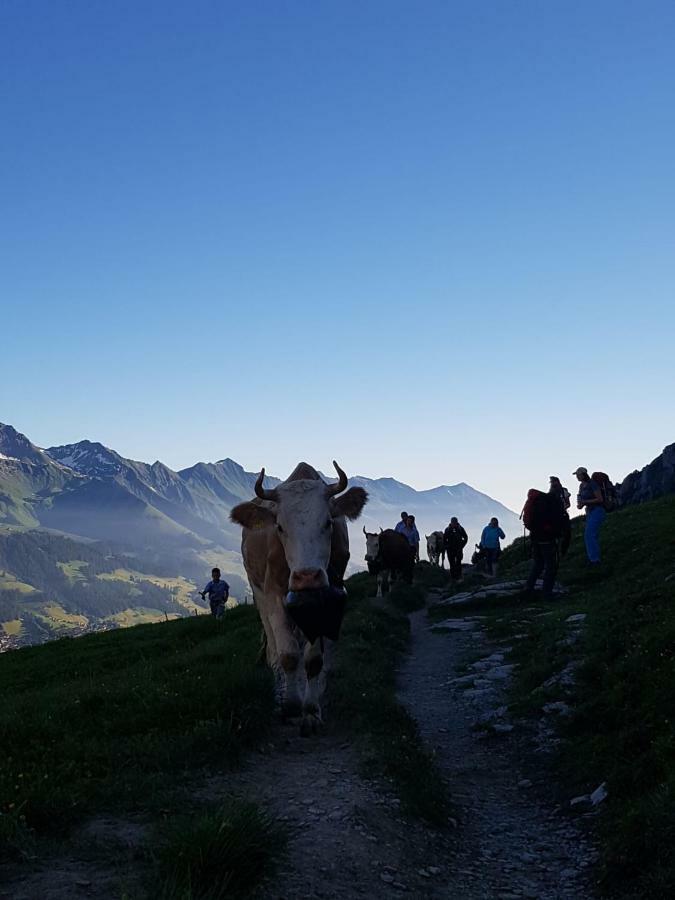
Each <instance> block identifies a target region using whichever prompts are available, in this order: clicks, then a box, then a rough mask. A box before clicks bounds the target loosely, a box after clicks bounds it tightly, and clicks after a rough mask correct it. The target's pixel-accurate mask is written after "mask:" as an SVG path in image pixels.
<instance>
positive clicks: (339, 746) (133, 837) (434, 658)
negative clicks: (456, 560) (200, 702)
mask: <svg viewBox="0 0 675 900" xmlns="http://www.w3.org/2000/svg"><path fill="white" fill-rule="evenodd" d="M411 624H412V641H411V648H410V653H409V656H408V657H407V658H406V659H405V660H404V661H403V663H402V666H401V670H400V673H399V674H400V696H401V699H402V701H403V702H404V703H405V704H406V705H407V706H408V708H409V710H410V712H411V713H412V715H413V716H414V717H415V718H416V720H417V721H418V723H419V725H420V729H421V732H422V734H423V736H424V738H425V740H427V741H428V743H429V744H430V745H431V746H432V747H434V748H435V749H436V750H437V753H438V763H439V766H440V767H441V769H442V771H443V773H444V775H445V777H446V778H447V779H448V781H449V783H450V789H451V794H452V798H453V802H454V804H455V810H456V812H455V814H456V816H457V819H458V827H456V828H452V827H451V828H448V829H446V830H444V831H436V830H433V829H430V828H427V827H426V826H425V825H423V824H422V823H420V822H415V821H408V820H406V819H405V818H404V817H403V816H402V815H401V813H400V809H399V806H400V804H399V802H398V800H397V798H396V797H395V795H394V793H393V792H391V791H389V790H388V787H387V785H383V784H382V783H376V782H371V781H368V780H367V779H365V778H363V776H362V775H361V774H360V771H359V770H360V763H359V757H358V753H357V751H356V750H355V749H354V748H353V747H352V746H351V745H350V744H349V743H346V742H345V739H344V737H339V736H336V735H333V734H330V733H327V734H323V735H320V736H318V737H316V738H311V739H303V738H301V737H299V735H298V733H297V729H296V728H295V727H291V726H280V727H279V729H278V731H277V732H276V734H275V737H274V738H273V741H272V743H270V744H268V745H266V746H265V747H262V748H261V752H260V753H259V754H253V755H251V757H249V760H248V763H247V764H246V766H245V768H244V769H242V770H241V771H239V772H236V773H234V774H228V775H227V776H217V777H215V776H214V777H208V778H207V779H206V780H205V781H204V782H202V783H201V785H200V787H199V789H198V791H197V792H196V797H197V798H199V799H201V798H203V800H204V801H205V802H208V803H214V802H217V801H219V800H223V799H225V798H226V797H228V796H232V795H236V796H243V797H247V798H249V799H252V800H257V801H259V802H260V804H261V805H262V806H263V807H264V808H266V809H267V810H268V811H269V812H270V813H272V814H273V815H274V816H276V817H278V818H279V819H280V820H281V821H283V822H284V823H285V824H286V826H287V827H288V829H289V833H290V841H289V852H288V855H287V857H286V858H285V860H284V861H283V863H282V865H281V870H280V872H279V873H278V874H277V876H276V877H275V878H274V880H271V881H270V882H268V883H266V884H263V885H262V886H261V887H260V888H259V890H258V891H257V894H256V898H257V900H301V898H302V900H314V898H347V897H357V896H368V897H372V898H376V900H379V898H385V897H386V898H391V897H392V896H395V895H396V894H401V893H406V894H408V895H409V896H412V897H419V898H453V900H478V898H481V900H516V898H536V900H566V898H574V900H585V898H588V897H590V896H591V891H590V890H589V888H588V886H587V882H588V879H587V878H586V875H585V873H586V872H588V871H591V870H592V867H593V866H592V864H593V851H592V848H591V847H590V845H589V844H588V842H587V841H586V840H585V838H584V835H583V834H582V833H581V831H580V829H579V828H578V827H577V825H576V824H575V823H574V822H573V821H572V820H570V819H569V818H565V817H564V816H562V815H561V814H559V813H557V812H555V811H554V799H553V794H554V790H555V788H554V787H553V786H552V787H551V788H550V789H548V790H547V788H546V785H545V781H546V778H547V776H546V765H545V764H544V763H543V762H542V761H537V759H536V757H534V756H533V753H532V741H531V737H529V736H526V735H525V734H523V733H521V732H520V730H519V728H518V726H516V728H515V730H513V731H510V730H509V729H510V727H511V726H510V725H509V724H508V723H507V722H506V721H505V719H504V718H503V714H504V712H505V708H502V710H501V718H500V717H499V716H497V717H496V718H495V716H494V710H495V709H499V707H500V705H502V698H503V694H504V691H505V686H506V683H507V679H508V674H509V673H508V666H506V667H504V665H503V663H502V660H501V659H500V658H499V655H497V656H494V655H492V658H491V659H490V661H489V662H487V663H485V664H484V665H481V664H479V665H478V668H477V672H476V673H474V676H472V677H471V678H459V680H458V673H457V669H458V667H459V666H461V665H462V664H463V663H464V662H465V661H466V658H467V654H469V653H471V654H472V658H473V659H475V657H476V654H477V652H478V654H479V655H480V654H483V655H485V656H487V655H488V654H494V651H495V650H496V649H498V648H495V647H493V646H491V645H490V644H489V642H488V641H487V638H486V637H485V635H484V634H483V632H482V631H481V629H480V627H479V622H478V620H476V619H474V620H472V621H470V620H469V619H467V620H466V630H460V631H456V632H455V631H453V632H452V633H449V634H437V633H434V632H433V631H432V630H431V628H430V626H429V623H428V620H427V618H426V611H424V610H423V611H421V612H419V613H416V614H414V615H413V616H412V617H411ZM473 681H475V682H476V683H475V685H474V684H473V683H472V682H473ZM481 718H482V719H483V720H488V719H491V720H493V721H494V723H496V726H497V731H500V730H501V732H502V733H501V734H499V735H495V736H493V737H492V738H490V739H487V740H486V739H485V738H482V737H481V736H480V734H479V732H477V731H476V730H475V727H474V726H475V723H476V722H477V721H479V720H481ZM542 782H544V784H542ZM94 826H95V828H94V833H91V831H92V827H94ZM103 826H105V827H103ZM129 828H131V829H132V831H133V834H132V833H131V832H130V831H129ZM98 832H100V834H99V833H98ZM83 835H84V836H85V837H87V838H88V840H89V844H88V845H86V844H83V845H82V848H80V849H82V851H83V852H78V847H77V845H75V846H73V852H72V854H71V855H70V856H69V857H68V858H63V857H60V858H58V859H53V860H47V859H46V860H44V861H43V862H42V864H41V865H39V866H38V867H37V868H36V869H34V870H33V871H32V872H30V873H26V872H24V873H21V874H18V873H14V875H15V877H14V878H10V880H9V881H8V882H5V883H4V884H3V885H2V888H0V896H4V897H12V898H13V900H19V898H21V900H33V898H35V897H38V896H39V897H42V898H44V900H70V898H78V897H82V898H85V897H89V898H92V897H96V898H100V900H107V898H110V900H119V897H120V896H121V893H120V887H121V885H122V884H125V883H126V884H127V885H128V886H130V887H132V890H131V892H130V893H131V895H132V896H137V894H136V893H135V892H134V889H133V888H134V887H135V885H136V884H137V883H138V881H137V879H138V877H139V875H140V874H141V873H140V871H139V870H138V868H137V864H134V858H135V857H137V851H138V848H139V846H140V845H141V844H142V840H143V837H144V828H143V826H142V824H133V823H124V822H107V821H106V820H101V821H99V822H98V823H89V826H88V828H85V829H84V830H83ZM92 838H95V841H94V845H93V847H92V844H91V839H92ZM115 845H116V847H117V849H116V851H115V858H114V859H113V858H111V855H110V854H111V847H112V846H115ZM85 846H88V847H89V851H88V852H84V849H83V848H84V847H85ZM97 847H98V848H100V849H101V850H102V849H103V848H104V847H106V848H107V850H108V853H107V854H105V853H101V854H100V855H99V854H98V853H97V852H96V848H97ZM5 874H6V875H7V874H9V873H8V872H7V873H5Z"/></svg>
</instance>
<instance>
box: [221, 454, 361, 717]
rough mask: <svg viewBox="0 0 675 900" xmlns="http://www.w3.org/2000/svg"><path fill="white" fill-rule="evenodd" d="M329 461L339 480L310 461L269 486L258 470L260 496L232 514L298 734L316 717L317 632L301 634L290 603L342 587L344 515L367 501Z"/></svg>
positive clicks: (346, 558)
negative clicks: (325, 477) (299, 727)
mask: <svg viewBox="0 0 675 900" xmlns="http://www.w3.org/2000/svg"><path fill="white" fill-rule="evenodd" d="M333 465H334V466H335V469H336V471H337V473H338V476H339V480H338V482H337V484H331V485H328V484H326V482H325V481H323V479H322V478H321V477H320V476H319V474H318V472H317V471H316V470H315V469H313V468H312V466H309V465H307V463H300V464H299V465H298V466H297V467H296V468H295V470H294V471H293V473H292V474H291V475H289V477H288V478H287V479H286V481H284V482H282V483H281V484H280V485H278V486H277V487H276V488H274V489H273V490H266V489H265V488H264V487H263V478H264V476H265V470H264V469H263V470H262V472H261V473H260V476H259V477H258V480H257V482H256V485H255V492H256V495H257V496H258V498H259V499H258V500H252V501H250V502H248V503H241V504H239V506H236V507H235V508H234V509H233V510H232V512H231V513H230V517H231V519H232V521H233V522H236V523H237V524H239V525H242V526H243V529H244V530H243V534H242V541H241V552H242V556H243V558H244V566H245V567H246V574H247V575H248V580H249V583H250V585H251V590H252V591H253V597H254V600H255V604H256V607H257V608H258V612H259V613H260V618H261V620H262V624H263V627H264V629H265V637H266V639H267V659H268V662H269V663H270V665H271V666H273V667H274V668H275V670H276V671H278V672H279V673H280V675H281V677H282V681H283V685H282V690H283V700H282V712H283V713H284V714H285V715H286V716H298V715H300V714H302V730H303V732H304V733H307V732H309V731H311V730H315V728H316V726H317V724H318V723H319V722H320V721H321V707H320V704H319V700H320V693H321V690H320V683H319V675H320V673H321V670H322V668H323V638H322V637H318V636H317V635H316V634H312V635H311V636H310V637H307V638H305V636H304V635H303V633H302V632H301V631H300V629H299V628H298V627H297V626H296V621H297V619H296V620H295V621H294V620H293V619H292V618H291V615H290V614H289V612H292V604H291V601H293V603H296V602H297V601H300V602H299V603H298V605H302V601H303V598H304V599H305V600H307V599H309V598H312V597H314V598H317V597H318V598H322V597H325V596H326V595H327V594H328V593H330V590H331V588H332V589H334V590H336V591H337V590H338V589H341V588H342V583H343V577H344V573H345V569H346V568H347V563H348V561H349V538H348V536H347V523H346V519H350V520H351V519H358V517H359V516H360V515H361V510H362V509H363V507H364V505H365V503H366V501H367V499H368V495H367V493H366V492H365V491H364V490H363V488H360V487H353V488H351V489H350V490H348V491H346V488H347V476H346V475H345V473H344V472H343V471H342V469H341V468H340V467H339V466H338V464H337V463H333ZM345 491H346V493H345ZM289 591H290V592H291V593H289ZM305 631H307V629H306V628H305ZM323 633H324V632H321V631H319V634H323ZM325 633H326V634H328V631H326V632H325ZM335 636H336V635H335ZM303 647H304V660H305V666H304V669H305V671H304V673H302V671H301V666H300V655H301V650H302V649H303ZM303 695H304V696H303Z"/></svg>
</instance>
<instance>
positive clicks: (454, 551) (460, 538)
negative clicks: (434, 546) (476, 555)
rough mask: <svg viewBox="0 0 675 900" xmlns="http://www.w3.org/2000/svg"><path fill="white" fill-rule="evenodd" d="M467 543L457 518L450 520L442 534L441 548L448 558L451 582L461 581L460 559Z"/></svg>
mask: <svg viewBox="0 0 675 900" xmlns="http://www.w3.org/2000/svg"><path fill="white" fill-rule="evenodd" d="M468 542H469V536H468V535H467V533H466V531H465V530H464V529H463V528H462V526H461V525H460V524H459V521H458V520H457V516H453V517H452V518H451V519H450V524H449V525H448V527H447V528H446V529H445V531H444V532H443V546H444V547H445V553H446V556H447V557H448V565H449V566H450V577H451V578H452V579H453V580H456V581H461V580H462V557H463V555H464V548H465V547H466V545H467V544H468Z"/></svg>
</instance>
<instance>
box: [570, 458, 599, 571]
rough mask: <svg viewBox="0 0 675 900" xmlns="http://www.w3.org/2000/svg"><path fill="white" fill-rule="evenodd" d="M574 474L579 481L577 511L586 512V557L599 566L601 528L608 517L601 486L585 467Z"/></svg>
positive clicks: (580, 467) (581, 467)
mask: <svg viewBox="0 0 675 900" xmlns="http://www.w3.org/2000/svg"><path fill="white" fill-rule="evenodd" d="M572 474H573V475H576V476H577V480H578V481H579V493H578V494H577V509H584V510H585V511H586V528H585V529H584V541H585V543H586V555H587V556H588V561H589V562H590V563H592V564H593V565H598V563H599V562H600V528H601V526H602V523H603V522H604V521H605V518H606V517H607V512H606V510H605V501H604V499H603V496H602V491H601V490H600V485H599V484H598V483H597V482H595V481H593V479H592V478H591V476H590V475H589V474H588V469H587V468H585V466H579V468H578V469H576V470H575V471H574V472H572Z"/></svg>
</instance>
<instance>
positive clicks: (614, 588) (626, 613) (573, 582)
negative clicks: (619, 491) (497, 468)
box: [493, 497, 675, 898]
mask: <svg viewBox="0 0 675 900" xmlns="http://www.w3.org/2000/svg"><path fill="white" fill-rule="evenodd" d="M582 529H583V523H582V522H576V523H575V528H574V531H575V534H574V540H573V543H572V547H571V549H570V553H569V555H568V557H567V559H565V560H564V561H563V563H562V566H561V569H560V580H561V581H562V582H563V584H565V585H567V586H569V588H570V594H569V596H568V597H566V598H565V599H564V600H562V601H557V602H556V603H555V604H553V605H551V604H549V605H548V606H546V607H543V609H544V611H549V615H544V616H541V615H537V610H535V611H534V612H532V613H530V614H529V626H528V627H527V628H526V629H525V631H526V633H527V637H526V638H525V639H524V640H520V641H518V642H517V649H516V651H515V657H516V659H517V661H518V662H519V663H520V668H519V677H518V681H517V683H516V688H515V695H514V702H515V703H516V704H517V705H518V706H519V707H520V708H521V709H524V710H527V709H528V708H529V709H537V710H538V709H540V708H541V705H542V703H543V702H545V700H546V699H547V691H546V690H542V689H541V687H540V686H541V685H542V684H543V682H544V681H546V679H548V678H549V677H550V676H551V675H553V674H554V673H556V672H559V671H560V670H561V669H562V668H564V666H565V665H567V664H568V663H569V662H570V661H577V662H578V663H579V664H580V668H579V669H578V672H577V685H576V688H575V693H574V696H573V698H572V701H573V703H574V707H575V712H574V715H573V717H572V719H571V721H570V723H569V725H568V726H566V727H565V729H564V734H565V737H566V738H567V741H566V742H565V744H564V748H565V749H564V750H563V752H562V755H561V759H560V762H561V764H562V765H563V767H564V772H565V775H566V777H567V778H568V779H569V780H570V783H571V784H572V785H573V787H574V788H575V790H578V791H579V792H581V791H584V790H588V789H593V788H595V787H597V786H598V785H599V784H600V783H602V782H607V787H608V791H609V797H608V799H607V801H606V802H605V804H604V805H603V807H602V808H601V809H602V812H601V819H600V827H601V830H602V835H603V843H604V878H603V883H604V885H605V886H606V888H607V889H608V890H611V891H617V892H619V893H621V894H624V895H627V896H631V897H636V898H638V897H641V898H642V897H649V898H661V897H663V898H665V897H672V896H675V854H674V853H673V845H674V844H675V497H667V498H664V499H661V500H657V501H654V502H651V503H645V504H643V505H639V506H630V507H627V508H625V509H623V510H621V511H617V512H615V513H612V514H611V515H610V516H608V517H607V520H606V523H605V525H604V527H603V530H602V538H601V543H602V550H603V560H604V561H603V564H602V566H601V567H600V569H599V571H595V570H593V569H591V568H590V567H589V566H588V564H587V562H586V558H585V553H584V548H583V535H582ZM527 567H528V563H527V562H526V561H525V553H524V547H523V544H522V541H521V542H519V543H518V544H516V545H515V546H514V547H512V548H510V549H509V550H507V551H506V552H505V553H504V554H503V556H502V566H501V572H500V575H502V574H503V575H504V576H505V577H510V576H512V575H518V574H522V573H524V572H525V571H526V570H527ZM541 611H542V610H541V609H539V610H538V612H541ZM572 613H586V615H587V619H586V622H585V628H584V630H583V631H582V632H581V639H580V640H579V641H578V642H577V643H573V644H571V645H570V644H569V643H568V642H567V641H566V640H565V638H566V636H567V635H569V625H567V624H566V623H565V619H566V618H567V616H569V615H570V614H572ZM527 615H528V614H527V612H524V611H523V609H522V607H521V608H519V609H517V610H512V611H511V612H510V613H509V611H508V610H500V612H499V615H498V618H499V620H500V621H498V622H494V623H493V629H494V630H495V631H500V632H502V633H504V634H509V633H514V632H523V630H524V625H523V619H524V616H525V617H526V618H527Z"/></svg>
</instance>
